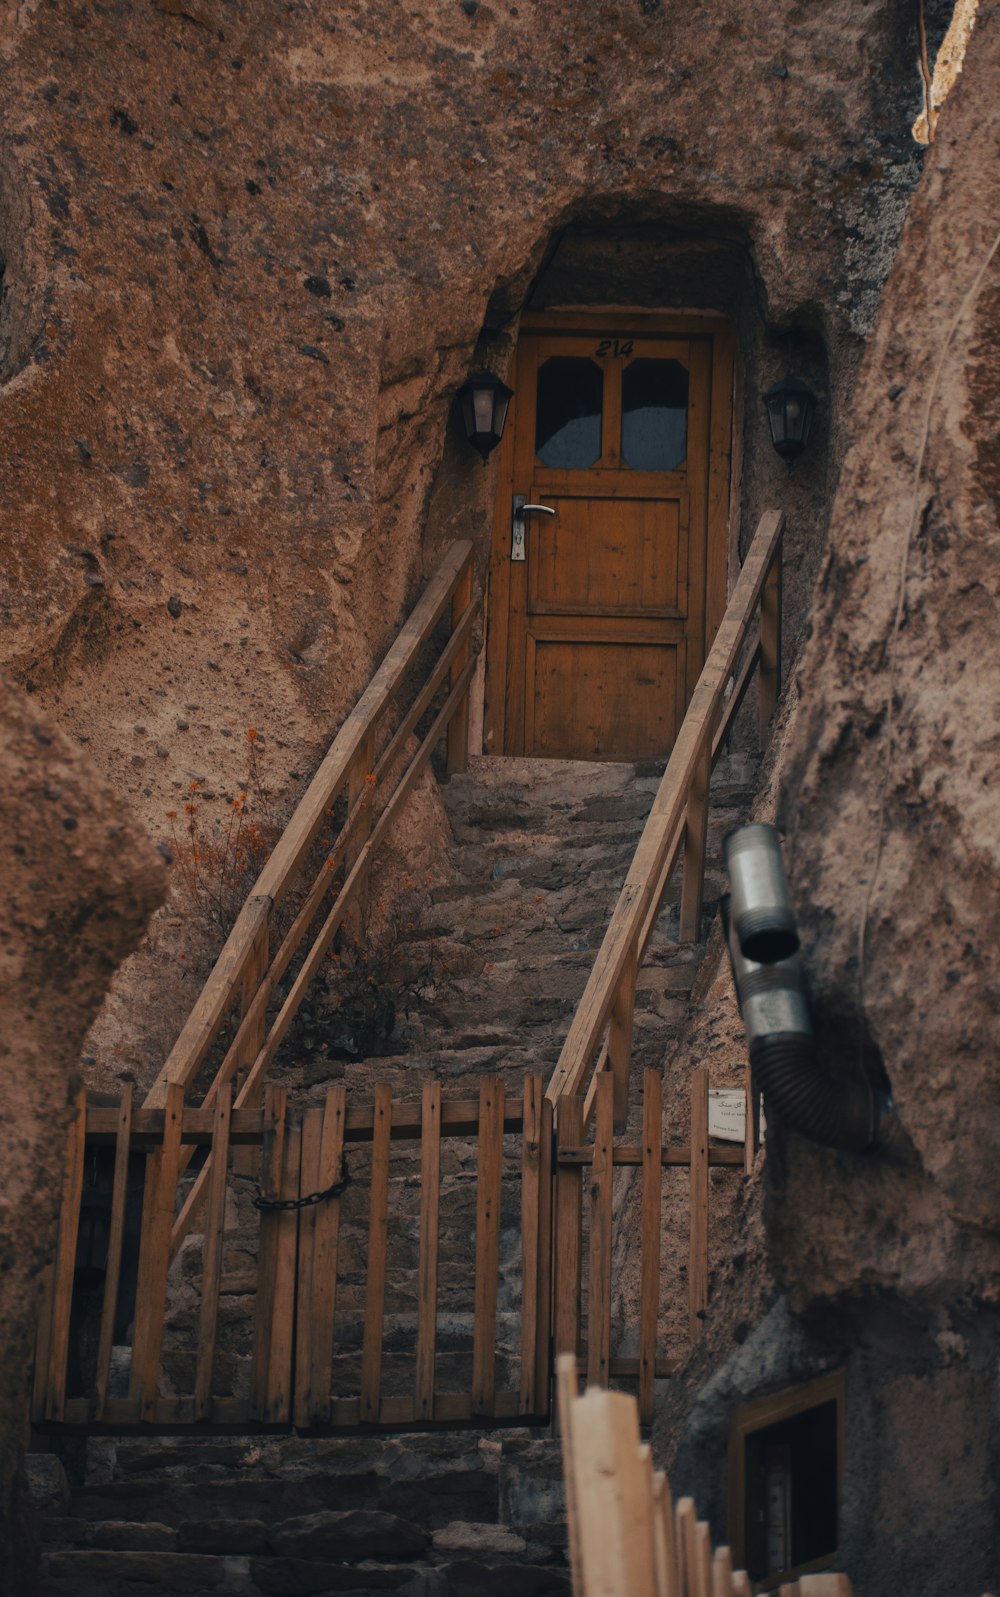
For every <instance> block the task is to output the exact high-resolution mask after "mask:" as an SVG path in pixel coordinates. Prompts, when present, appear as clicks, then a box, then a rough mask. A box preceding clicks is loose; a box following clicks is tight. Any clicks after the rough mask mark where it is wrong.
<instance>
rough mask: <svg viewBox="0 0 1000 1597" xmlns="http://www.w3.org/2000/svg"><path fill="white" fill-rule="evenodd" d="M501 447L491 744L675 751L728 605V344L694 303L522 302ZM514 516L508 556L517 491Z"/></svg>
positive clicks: (565, 753)
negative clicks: (576, 310) (680, 310)
mask: <svg viewBox="0 0 1000 1597" xmlns="http://www.w3.org/2000/svg"><path fill="white" fill-rule="evenodd" d="M514 386H515V399H514V402H513V404H512V408H511V416H510V420H509V421H508V436H507V437H506V438H505V440H504V451H503V456H502V459H501V471H500V486H499V495H498V502H497V513H496V525H495V534H494V551H493V563H492V570H491V604H490V640H489V643H490V649H489V672H488V684H487V713H486V736H487V745H486V746H487V749H488V750H489V749H491V748H492V749H493V750H494V751H496V752H503V753H507V754H528V755H538V756H549V757H553V758H578V759H609V760H613V759H623V760H630V759H640V758H644V757H650V756H653V757H656V756H663V755H666V754H668V753H669V751H670V748H671V746H672V744H673V741H674V738H675V737H676V734H677V730H678V728H679V726H680V723H681V720H682V719H683V716H684V710H685V707H686V705H687V702H688V699H689V698H690V696H691V693H692V691H693V688H694V685H695V682H696V681H697V679H698V673H699V672H700V670H701V667H702V663H703V661H704V657H705V651H706V647H707V641H710V636H709V634H711V635H714V630H715V627H716V626H717V625H718V621H719V620H720V619H721V615H722V611H723V609H724V606H725V564H726V542H727V524H728V483H729V457H730V438H731V387H732V345H731V339H730V336H729V334H728V330H727V329H726V328H725V327H724V324H722V323H721V322H714V321H701V320H699V319H695V318H686V319H679V318H673V319H670V318H665V317H655V318H654V317H646V318H642V317H638V316H634V317H629V316H624V315H623V316H622V317H621V318H615V319H608V318H598V317H593V316H574V317H569V316H566V317H563V318H559V317H549V318H542V317H535V318H526V323H525V326H524V328H523V330H522V335H521V339H520V343H519V346H518V358H517V370H516V375H515V385H514ZM515 494H518V495H521V496H522V497H523V499H524V500H525V501H526V502H527V503H528V504H529V505H532V504H535V505H543V506H545V507H547V508H548V509H551V510H553V511H555V514H554V515H552V516H549V515H546V514H544V513H543V512H542V511H533V512H529V513H528V514H527V515H526V517H525V537H524V558H523V560H519V559H517V558H514V559H512V558H511V555H512V529H511V515H512V503H513V496H514V495H515Z"/></svg>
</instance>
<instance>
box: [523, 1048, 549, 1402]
mask: <svg viewBox="0 0 1000 1597" xmlns="http://www.w3.org/2000/svg"><path fill="white" fill-rule="evenodd" d="M543 1102H544V1093H543V1090H542V1078H541V1076H525V1078H524V1131H523V1136H522V1141H521V1388H520V1393H521V1401H520V1409H521V1413H522V1414H537V1413H539V1410H540V1405H539V1401H538V1393H537V1386H536V1382H537V1378H538V1358H537V1348H538V1339H539V1336H540V1334H541V1331H540V1320H541V1319H542V1318H543V1317H544V1318H545V1320H546V1321H547V1320H548V1303H547V1302H545V1303H544V1304H543V1303H542V1301H541V1299H540V1294H539V1243H540V1240H541V1235H540V1227H541V1191H540V1182H539V1177H540V1173H541V1162H542V1134H543V1133H542V1104H543Z"/></svg>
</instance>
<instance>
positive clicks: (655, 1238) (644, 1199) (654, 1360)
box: [552, 1065, 746, 1425]
mask: <svg viewBox="0 0 1000 1597" xmlns="http://www.w3.org/2000/svg"><path fill="white" fill-rule="evenodd" d="M643 1087H644V1091H643V1100H642V1140H641V1141H640V1142H638V1143H616V1141H615V1133H614V1104H613V1083H612V1080H611V1077H610V1075H609V1074H608V1073H607V1072H606V1071H604V1072H602V1073H601V1075H600V1076H599V1077H598V1080H597V1086H596V1090H595V1105H596V1113H595V1116H594V1128H593V1141H592V1142H591V1141H587V1140H585V1130H584V1125H583V1102H582V1099H580V1098H578V1097H577V1098H564V1099H563V1100H562V1101H561V1104H560V1115H559V1125H558V1128H557V1136H556V1148H555V1170H556V1180H555V1188H554V1199H553V1202H554V1223H553V1229H552V1235H553V1243H554V1248H555V1271H554V1285H555V1291H554V1296H553V1309H552V1314H553V1321H552V1324H553V1345H554V1348H555V1351H556V1353H557V1354H558V1353H565V1352H570V1353H573V1354H574V1355H575V1356H576V1358H577V1359H578V1361H579V1364H580V1367H581V1369H583V1370H584V1371H585V1372H586V1376H587V1380H588V1382H589V1383H590V1384H591V1385H592V1386H601V1387H606V1386H607V1385H608V1383H609V1381H610V1380H615V1381H621V1380H634V1381H637V1382H638V1391H639V1412H640V1415H641V1418H642V1423H643V1424H644V1425H649V1424H651V1423H652V1419H653V1391H654V1385H653V1383H654V1381H655V1380H656V1379H657V1378H658V1377H662V1376H665V1375H671V1374H672V1373H673V1372H674V1371H675V1370H677V1369H679V1368H680V1366H681V1364H682V1363H683V1354H685V1353H686V1352H687V1349H688V1346H689V1345H690V1343H691V1342H693V1341H695V1340H696V1339H697V1337H698V1335H699V1334H700V1331H701V1325H702V1320H703V1318H704V1315H705V1312H706V1310H707V1308H708V1243H709V1195H710V1192H711V1185H710V1181H709V1171H710V1169H712V1168H723V1169H728V1170H731V1171H732V1172H733V1173H734V1174H735V1173H736V1172H740V1173H742V1172H743V1171H744V1170H745V1168H746V1152H745V1149H744V1147H743V1146H742V1145H740V1144H736V1143H728V1144H724V1145H723V1146H717V1145H716V1146H712V1145H710V1142H709V1136H708V1093H709V1086H708V1067H707V1065H702V1066H700V1067H699V1069H698V1070H696V1071H695V1073H694V1077H693V1080H692V1089H691V1116H690V1135H689V1140H688V1141H687V1142H686V1143H683V1142H673V1141H671V1140H665V1128H664V1117H663V1079H662V1077H661V1075H660V1072H659V1071H658V1070H647V1071H645V1073H644V1082H643ZM669 1118H670V1117H669V1116H668V1128H667V1129H668V1130H669V1129H670V1128H669ZM677 1129H681V1128H677ZM681 1134H682V1135H683V1130H682V1133H681ZM623 1168H624V1169H632V1170H634V1171H636V1172H637V1173H638V1175H639V1183H638V1191H637V1192H634V1193H633V1198H634V1201H633V1202H632V1203H631V1204H630V1205H629V1206H628V1207H627V1208H626V1210H625V1211H624V1217H620V1218H619V1224H620V1225H625V1226H627V1230H628V1237H629V1252H630V1254H631V1256H632V1257H633V1258H636V1256H638V1262H639V1280H640V1288H639V1302H638V1304H637V1305H636V1309H637V1328H636V1336H635V1340H636V1342H637V1346H638V1353H637V1355H633V1356H632V1357H621V1356H615V1355H614V1354H613V1351H612V1345H611V1303H612V1296H613V1291H612V1287H613V1282H612V1263H613V1253H612V1240H613V1239H612V1198H613V1193H614V1173H615V1171H616V1170H620V1169H623ZM678 1168H682V1169H687V1170H688V1171H689V1173H690V1180H689V1185H688V1206H689V1224H688V1227H687V1237H686V1239H685V1238H684V1235H683V1228H679V1229H680V1230H681V1235H680V1237H679V1238H678V1249H677V1251H678V1253H682V1252H683V1251H684V1242H685V1240H686V1242H687V1299H688V1302H687V1309H688V1313H687V1336H686V1337H684V1338H683V1340H681V1342H680V1345H679V1346H678V1347H677V1350H676V1353H675V1354H674V1355H673V1356H668V1355H667V1354H666V1353H665V1352H664V1351H662V1350H661V1343H662V1340H663V1333H662V1327H661V1323H660V1306H661V1298H662V1282H663V1266H662V1259H661V1250H660V1242H661V1230H662V1214H663V1208H664V1202H663V1198H664V1193H663V1182H664V1177H665V1176H666V1174H667V1172H668V1171H671V1170H677V1169H678ZM678 1274H679V1272H678ZM584 1277H585V1278H586V1284H585V1286H584Z"/></svg>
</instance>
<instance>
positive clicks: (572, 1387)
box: [556, 1353, 584, 1597]
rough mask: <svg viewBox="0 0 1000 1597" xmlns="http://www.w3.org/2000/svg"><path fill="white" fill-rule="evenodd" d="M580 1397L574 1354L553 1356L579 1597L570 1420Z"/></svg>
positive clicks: (571, 1558)
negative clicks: (554, 1357)
mask: <svg viewBox="0 0 1000 1597" xmlns="http://www.w3.org/2000/svg"><path fill="white" fill-rule="evenodd" d="M578 1396H579V1381H578V1378H577V1371H576V1356H575V1354H573V1353H558V1354H557V1355H556V1414H557V1417H558V1423H559V1443H560V1451H561V1453H562V1464H563V1483H564V1487H565V1492H566V1539H567V1541H568V1543H569V1562H570V1569H571V1571H572V1575H573V1592H574V1594H575V1597H580V1594H581V1593H582V1592H583V1582H584V1575H583V1556H582V1550H581V1546H580V1505H579V1501H578V1498H577V1491H576V1456H575V1453H574V1451H573V1416H574V1411H575V1409H576V1403H577V1398H578Z"/></svg>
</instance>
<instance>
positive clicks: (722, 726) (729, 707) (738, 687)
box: [712, 632, 760, 770]
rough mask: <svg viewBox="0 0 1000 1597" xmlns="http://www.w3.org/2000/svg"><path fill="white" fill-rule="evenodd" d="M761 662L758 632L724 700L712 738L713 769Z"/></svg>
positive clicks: (747, 649) (746, 651)
mask: <svg viewBox="0 0 1000 1597" xmlns="http://www.w3.org/2000/svg"><path fill="white" fill-rule="evenodd" d="M759 664H760V634H759V632H758V633H757V634H756V635H755V636H754V637H753V638H752V639H751V641H750V644H749V646H748V647H747V648H746V650H745V653H744V656H743V664H742V665H741V666H740V669H739V673H738V675H737V676H736V677H735V678H734V679H733V687H732V691H731V693H730V694H729V697H728V698H727V699H724V700H723V704H722V713H721V715H720V717H719V724H718V726H717V727H716V729H715V736H714V737H713V739H712V769H713V770H714V769H715V762H716V760H717V759H718V757H719V754H720V752H721V749H722V745H723V743H724V742H725V741H726V738H727V736H728V735H729V728H730V727H731V726H732V724H733V721H734V720H735V719H736V717H737V715H738V714H739V712H740V705H741V704H742V703H743V700H744V699H745V698H746V695H747V689H748V688H749V686H750V683H751V682H752V680H753V674H754V672H755V671H756V669H757V667H758V665H759Z"/></svg>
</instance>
